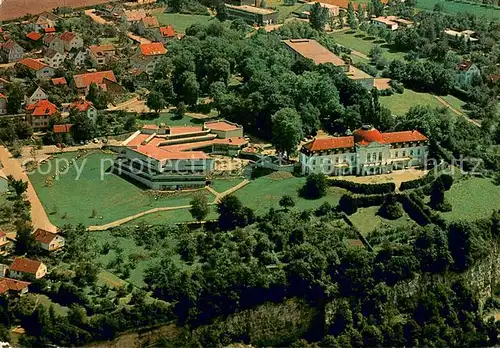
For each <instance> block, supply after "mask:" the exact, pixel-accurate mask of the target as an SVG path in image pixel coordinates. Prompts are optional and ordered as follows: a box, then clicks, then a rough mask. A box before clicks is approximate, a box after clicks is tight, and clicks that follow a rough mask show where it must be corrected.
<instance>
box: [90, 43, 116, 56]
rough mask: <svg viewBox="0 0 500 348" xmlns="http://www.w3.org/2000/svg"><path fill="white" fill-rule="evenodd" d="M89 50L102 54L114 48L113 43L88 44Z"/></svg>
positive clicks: (96, 54)
mask: <svg viewBox="0 0 500 348" xmlns="http://www.w3.org/2000/svg"><path fill="white" fill-rule="evenodd" d="M89 50H90V51H91V52H92V53H93V54H94V55H95V56H98V55H102V54H104V52H112V51H114V50H115V46H113V45H90V46H89Z"/></svg>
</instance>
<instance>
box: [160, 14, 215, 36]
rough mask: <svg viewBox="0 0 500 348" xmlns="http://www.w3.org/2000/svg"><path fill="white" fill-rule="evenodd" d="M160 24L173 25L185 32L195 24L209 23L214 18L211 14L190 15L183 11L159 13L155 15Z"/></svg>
mask: <svg viewBox="0 0 500 348" xmlns="http://www.w3.org/2000/svg"><path fill="white" fill-rule="evenodd" d="M154 16H155V17H156V18H157V19H158V22H160V25H169V24H171V25H173V26H174V29H175V30H176V31H177V32H181V33H184V32H185V31H186V29H187V28H189V27H190V26H191V25H193V24H207V23H208V22H209V21H210V20H211V19H212V18H214V17H211V16H209V15H206V16H203V15H190V14H182V13H157V14H155V15H154Z"/></svg>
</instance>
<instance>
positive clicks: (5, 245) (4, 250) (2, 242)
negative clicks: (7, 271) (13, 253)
mask: <svg viewBox="0 0 500 348" xmlns="http://www.w3.org/2000/svg"><path fill="white" fill-rule="evenodd" d="M11 244H12V243H11V242H10V240H8V239H7V233H5V232H3V231H0V255H7V254H8V253H9V250H10V247H11Z"/></svg>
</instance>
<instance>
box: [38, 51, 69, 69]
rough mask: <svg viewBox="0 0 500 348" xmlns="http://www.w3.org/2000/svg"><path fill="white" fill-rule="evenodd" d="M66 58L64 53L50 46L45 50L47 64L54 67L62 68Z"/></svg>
mask: <svg viewBox="0 0 500 348" xmlns="http://www.w3.org/2000/svg"><path fill="white" fill-rule="evenodd" d="M64 59H65V56H64V54H61V53H60V52H57V51H56V50H53V49H50V48H49V49H48V50H47V52H45V56H43V61H44V62H45V64H47V65H48V66H50V67H51V68H54V69H58V68H60V67H61V66H62V65H63V63H64Z"/></svg>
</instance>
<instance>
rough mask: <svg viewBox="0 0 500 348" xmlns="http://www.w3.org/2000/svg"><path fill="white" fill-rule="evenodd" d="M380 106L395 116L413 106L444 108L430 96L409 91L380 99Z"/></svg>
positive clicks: (404, 112)
mask: <svg viewBox="0 0 500 348" xmlns="http://www.w3.org/2000/svg"><path fill="white" fill-rule="evenodd" d="M380 104H381V105H382V106H385V107H386V108H389V109H390V110H391V111H392V113H393V114H394V115H397V116H401V115H404V114H406V113H407V112H408V110H410V107H412V106H414V105H430V106H433V107H444V105H443V104H441V103H440V102H439V101H438V100H437V99H436V98H435V97H434V96H433V95H432V94H429V93H421V92H415V91H412V90H411V89H405V91H404V92H403V93H402V94H399V93H394V94H393V95H390V96H384V97H380Z"/></svg>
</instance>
